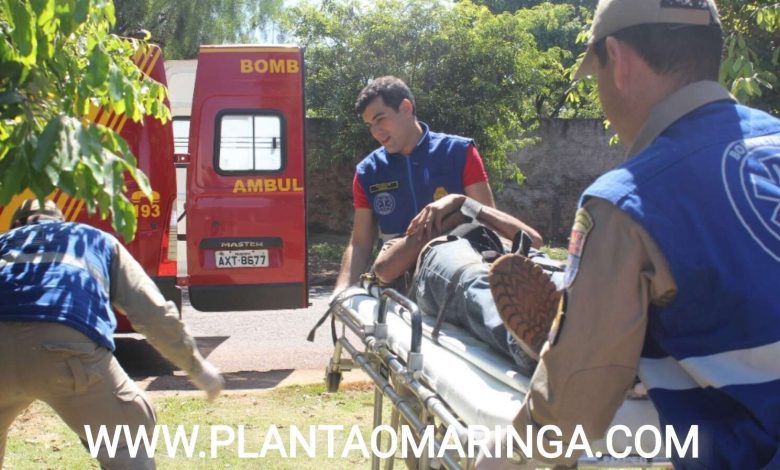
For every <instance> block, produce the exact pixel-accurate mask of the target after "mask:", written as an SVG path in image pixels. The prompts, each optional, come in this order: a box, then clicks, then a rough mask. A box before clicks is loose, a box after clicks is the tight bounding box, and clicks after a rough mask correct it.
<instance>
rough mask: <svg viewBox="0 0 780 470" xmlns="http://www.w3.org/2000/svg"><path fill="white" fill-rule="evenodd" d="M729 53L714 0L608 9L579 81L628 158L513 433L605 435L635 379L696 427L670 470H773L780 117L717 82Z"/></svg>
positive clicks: (605, 182) (577, 241) (589, 236)
mask: <svg viewBox="0 0 780 470" xmlns="http://www.w3.org/2000/svg"><path fill="white" fill-rule="evenodd" d="M722 47H723V41H722V32H721V26H720V20H719V17H718V13H717V10H716V6H715V4H714V2H713V1H712V0H600V1H599V4H598V7H597V8H596V13H595V16H594V21H593V26H592V30H591V40H590V43H589V45H588V51H587V54H586V56H585V58H584V61H583V63H582V65H581V67H580V69H579V71H578V72H577V77H582V76H585V75H594V76H595V78H596V79H597V82H598V88H599V95H600V100H601V103H602V107H603V109H604V112H605V114H606V116H607V118H608V119H609V120H610V122H611V123H612V126H613V128H614V129H615V130H616V131H617V133H618V136H619V138H620V141H621V142H622V144H623V145H624V146H625V147H626V148H627V149H628V159H627V161H626V162H625V163H623V164H622V165H620V166H618V167H617V168H615V169H614V170H612V171H610V172H608V173H606V174H605V175H603V176H602V177H600V178H599V179H598V180H597V181H596V182H595V183H593V184H592V185H591V186H590V187H589V188H587V189H586V190H585V192H584V193H583V195H582V197H581V200H580V207H579V210H578V212H577V214H576V217H575V222H574V226H573V230H572V235H571V241H570V245H569V264H568V268H567V269H568V272H567V279H566V286H567V289H566V308H565V310H563V311H562V312H561V313H560V314H559V315H560V316H559V318H558V319H557V320H556V322H555V323H554V324H553V329H552V331H551V332H550V336H549V341H548V343H547V345H546V346H545V348H544V349H543V352H542V354H541V360H540V362H539V366H538V367H537V369H536V371H535V373H534V375H533V378H532V381H531V384H530V390H529V393H528V395H527V397H526V400H525V402H524V404H523V407H522V408H521V410H520V412H519V414H518V415H517V417H516V418H515V421H514V425H515V428H516V429H517V430H518V431H519V432H521V433H523V434H525V430H526V426H527V425H531V426H532V428H533V429H537V430H538V428H539V427H541V426H544V425H546V424H552V425H556V426H558V427H559V428H560V429H561V430H562V431H563V434H564V436H563V439H562V440H563V441H564V446H565V445H566V444H565V443H566V442H567V441H570V440H571V439H572V431H573V429H574V428H575V426H576V425H578V424H579V425H581V426H582V427H583V429H584V431H585V433H586V434H587V436H588V437H589V438H590V439H591V440H592V439H596V438H599V437H602V436H604V435H605V432H606V431H607V429H608V426H609V424H610V421H611V420H612V417H613V415H614V413H615V411H616V410H617V409H618V407H619V406H620V404H621V402H622V401H623V398H624V394H625V392H626V390H627V389H629V387H631V385H632V383H633V381H634V377H635V375H637V374H638V375H639V377H640V378H641V380H642V382H643V383H644V385H645V387H646V389H647V390H648V394H649V396H650V399H651V400H652V402H653V404H654V405H655V408H656V409H657V410H658V414H659V418H660V424H661V425H662V430H661V431H662V432H664V431H665V430H666V426H671V429H674V433H675V434H676V436H678V437H679V438H680V440H681V442H682V439H684V438H685V437H686V436H688V435H689V434H690V432H691V430H696V432H697V439H696V441H697V442H696V443H697V447H698V456H695V455H693V449H692V447H689V448H688V449H687V452H685V455H678V452H676V451H672V460H673V463H674V465H675V468H713V469H714V468H718V469H720V468H723V469H725V468H734V469H736V468H745V469H748V468H749V469H759V468H767V469H768V468H780V451H779V446H778V442H779V441H780V360H778V358H780V295H779V294H778V287H780V283H779V281H780V215H779V214H780V120H779V119H777V118H776V117H773V116H771V115H769V114H766V113H764V112H762V111H758V110H756V109H752V108H749V107H746V106H741V105H739V104H738V103H736V102H735V100H734V98H733V97H732V96H731V95H730V94H729V92H728V91H726V90H725V89H723V88H722V87H721V86H720V85H719V84H718V82H717V80H718V70H719V65H720V58H721V54H722ZM493 282H497V283H500V282H501V279H491V283H493ZM556 325H557V327H556ZM564 448H565V447H564ZM562 460H563V461H564V463H568V462H571V459H569V460H568V462H567V461H566V459H565V458H564V459H562ZM480 467H481V468H492V467H491V463H490V461H488V460H485V461H482V462H481V465H480Z"/></svg>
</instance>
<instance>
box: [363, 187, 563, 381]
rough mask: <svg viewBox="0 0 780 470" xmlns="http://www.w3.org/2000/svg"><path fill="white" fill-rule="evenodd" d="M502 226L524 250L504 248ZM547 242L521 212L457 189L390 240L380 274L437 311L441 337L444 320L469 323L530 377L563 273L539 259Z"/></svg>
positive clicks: (378, 261)
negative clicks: (545, 266)
mask: <svg viewBox="0 0 780 470" xmlns="http://www.w3.org/2000/svg"><path fill="white" fill-rule="evenodd" d="M496 233H497V234H498V235H501V236H502V237H504V238H506V239H508V240H514V242H515V243H513V249H512V250H511V251H522V252H524V253H509V254H504V252H505V251H506V250H505V248H504V247H503V244H502V243H501V242H500V240H499V239H498V237H496V236H495V234H496ZM525 242H528V243H525ZM541 245H542V238H541V236H540V235H539V234H538V232H537V231H536V230H534V229H533V228H531V227H529V226H528V225H526V224H525V223H523V222H522V221H520V220H518V219H517V218H515V217H512V216H511V215H509V214H507V213H505V212H502V211H499V210H497V209H494V208H492V207H487V206H484V207H483V206H481V205H479V204H478V203H475V201H473V200H471V199H468V198H467V197H465V196H462V195H457V194H452V195H448V196H445V197H444V198H442V199H439V200H438V201H436V202H434V203H432V204H430V205H429V206H427V207H426V208H425V209H423V211H421V212H420V214H419V215H418V216H417V217H415V219H414V220H413V221H412V223H411V224H410V226H409V230H408V231H407V233H406V235H405V236H403V237H400V238H396V239H394V240H391V241H389V242H387V243H385V245H384V246H383V247H382V250H381V251H380V253H379V255H378V256H377V259H376V261H375V263H374V266H373V273H374V274H375V275H376V277H377V278H378V280H379V281H380V282H382V283H385V284H392V285H394V286H396V287H400V288H402V289H405V290H408V293H409V297H410V298H412V299H413V300H415V301H416V302H417V305H418V306H419V307H420V310H421V311H422V312H424V313H425V314H428V315H434V316H436V317H437V322H436V324H437V328H436V329H435V332H434V336H435V335H436V334H437V330H438V326H439V325H440V324H441V322H442V321H447V322H449V323H452V324H455V325H457V326H460V327H462V328H465V329H466V330H468V331H469V332H470V333H471V334H473V335H474V336H475V337H477V338H479V339H480V340H482V341H484V342H485V343H487V344H488V345H490V346H491V347H492V348H494V349H495V350H497V351H499V352H501V353H503V354H505V355H507V356H508V357H510V358H511V359H512V360H513V361H514V362H515V363H516V364H517V369H518V371H519V372H520V373H522V374H523V375H527V376H530V375H531V374H532V373H533V371H534V368H535V367H536V363H537V361H538V359H539V353H540V351H541V348H542V345H543V344H544V342H545V340H546V338H547V333H548V331H549V329H550V325H551V323H552V321H553V319H554V317H555V314H556V312H557V308H558V304H559V300H560V293H559V288H560V287H561V283H562V279H560V278H562V273H559V274H558V275H553V276H552V277H551V276H550V274H548V273H547V272H545V271H544V270H543V269H542V268H541V267H540V266H539V265H538V264H536V263H535V262H534V261H533V259H534V258H535V257H543V255H541V253H539V252H538V251H536V249H537V248H539V247H541ZM496 258H497V259H496ZM491 261H492V262H491ZM555 281H557V285H556V282H555Z"/></svg>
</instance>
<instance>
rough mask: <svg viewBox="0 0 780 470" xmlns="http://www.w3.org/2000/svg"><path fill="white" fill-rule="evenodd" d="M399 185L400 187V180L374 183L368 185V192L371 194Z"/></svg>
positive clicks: (395, 187) (396, 187)
mask: <svg viewBox="0 0 780 470" xmlns="http://www.w3.org/2000/svg"><path fill="white" fill-rule="evenodd" d="M398 187H399V183H398V181H387V182H384V183H377V184H372V185H371V186H369V187H368V192H369V193H371V194H374V193H381V192H382V191H390V190H393V189H398Z"/></svg>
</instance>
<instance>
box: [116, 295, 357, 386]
mask: <svg viewBox="0 0 780 470" xmlns="http://www.w3.org/2000/svg"><path fill="white" fill-rule="evenodd" d="M330 293H331V291H330V289H329V288H322V287H313V288H312V290H311V291H310V294H309V302H310V303H311V306H310V307H309V308H307V309H301V310H270V311H249V312H199V311H197V310H195V309H193V308H192V307H191V306H190V305H189V304H188V303H187V302H186V299H185V305H184V307H183V309H182V310H183V311H182V314H183V319H184V322H185V323H186V324H187V326H188V327H189V329H190V331H191V332H192V333H193V334H194V335H195V337H196V339H197V341H198V347H199V349H200V350H201V353H203V355H204V356H206V357H207V358H208V359H209V360H210V361H211V362H212V363H214V364H215V365H216V366H217V367H219V369H220V370H221V371H222V372H223V373H224V374H225V377H226V379H227V383H228V385H227V387H226V388H227V389H228V390H253V389H266V388H271V387H274V386H277V385H286V384H291V383H314V382H319V381H322V379H323V377H324V371H325V367H326V366H327V364H328V361H329V360H330V357H331V354H332V353H333V345H332V342H331V336H330V324H329V322H326V323H325V324H323V326H322V327H321V328H320V329H319V330H318V331H317V335H316V338H315V341H314V342H308V341H307V340H306V336H307V335H308V333H309V330H310V329H311V328H312V327H313V326H314V324H315V323H316V322H317V320H318V319H319V318H320V316H321V315H322V314H324V313H325V311H326V309H327V299H328V296H329V295H330ZM116 355H117V357H118V358H119V361H120V362H121V363H122V365H123V366H124V367H125V369H126V370H127V371H128V373H129V374H130V375H131V376H132V377H133V378H135V379H136V380H138V381H139V382H140V383H141V384H142V385H143V386H144V387H146V389H147V390H150V391H158V390H192V389H193V388H192V386H191V385H190V384H189V382H188V381H187V380H185V379H184V377H183V375H182V372H181V371H174V368H173V367H172V366H171V365H170V364H169V363H167V362H166V361H165V360H164V359H163V358H162V357H160V356H159V355H158V354H157V353H156V351H154V349H152V348H151V346H149V344H148V343H146V341H144V340H143V338H142V337H141V336H140V335H137V334H133V335H121V336H120V337H119V338H118V339H117V352H116ZM363 379H364V377H362V376H361V375H360V374H350V375H348V376H345V381H349V380H363Z"/></svg>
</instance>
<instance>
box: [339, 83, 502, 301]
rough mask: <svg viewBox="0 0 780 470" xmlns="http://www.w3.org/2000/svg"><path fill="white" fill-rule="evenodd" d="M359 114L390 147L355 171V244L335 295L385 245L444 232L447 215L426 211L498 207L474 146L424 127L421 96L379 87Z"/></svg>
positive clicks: (366, 93) (360, 101) (360, 104)
mask: <svg viewBox="0 0 780 470" xmlns="http://www.w3.org/2000/svg"><path fill="white" fill-rule="evenodd" d="M355 111H356V112H357V114H358V115H359V116H361V117H362V119H363V121H364V122H365V123H366V125H367V126H368V129H369V131H370V132H371V135H372V136H373V137H374V139H376V140H377V141H378V142H379V143H380V144H381V145H382V146H381V147H380V148H378V149H376V150H374V151H373V152H371V153H370V154H369V155H368V156H366V157H365V158H364V159H363V160H362V161H361V162H360V163H358V165H357V168H356V171H355V178H354V180H353V185H352V194H353V204H354V207H355V218H354V221H353V226H352V237H351V239H350V242H349V245H347V248H346V250H345V251H344V256H343V258H342V260H341V271H340V272H339V275H338V278H337V279H336V287H335V289H334V293H338V292H339V291H341V290H343V289H344V288H346V287H348V286H350V285H351V284H353V283H354V282H355V281H357V279H358V277H359V276H360V275H361V274H362V273H364V272H366V270H367V269H368V263H369V261H370V256H371V251H372V249H373V248H374V245H375V243H376V240H377V237H378V238H379V239H380V240H381V241H382V242H385V241H387V240H390V239H392V238H395V237H398V236H401V235H404V234H405V233H406V232H407V229H411V230H412V232H414V231H415V227H419V229H420V230H421V231H420V232H419V233H420V234H421V235H422V233H423V232H428V233H430V230H432V229H433V227H434V225H437V226H438V225H440V224H441V219H442V217H443V214H442V213H441V212H437V211H436V209H435V207H426V206H428V204H430V203H431V202H433V201H435V200H437V199H440V198H442V197H444V196H446V195H447V194H452V193H457V194H465V195H466V196H469V197H470V198H472V199H475V200H476V201H478V202H480V203H482V204H485V205H488V206H491V207H493V206H495V202H494V201H493V193H492V192H491V190H490V185H489V183H488V178H487V173H486V172H485V167H484V165H483V163H482V158H481V157H480V155H479V153H478V152H477V149H476V147H475V146H474V142H473V141H472V140H471V139H467V138H464V137H458V136H453V135H447V134H440V133H437V132H432V131H431V130H430V129H429V128H428V126H427V125H426V124H425V123H423V122H420V121H418V120H417V116H416V110H415V102H414V96H413V95H412V92H411V91H410V90H409V87H408V86H406V84H405V83H404V82H403V81H402V80H401V79H399V78H396V77H391V76H386V77H379V78H376V79H374V80H373V81H372V82H371V83H370V84H368V85H367V86H366V87H365V88H364V89H363V91H361V93H360V95H359V96H358V98H357V101H356V103H355ZM418 214H419V215H418ZM415 216H417V217H415ZM412 219H414V222H413V223H412ZM410 223H412V225H411V226H410Z"/></svg>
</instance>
